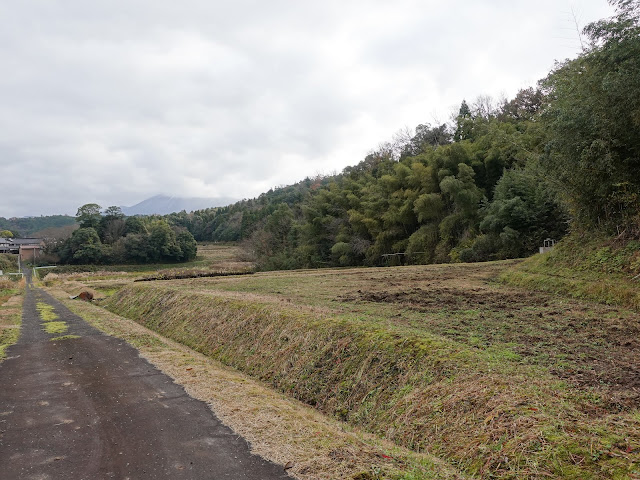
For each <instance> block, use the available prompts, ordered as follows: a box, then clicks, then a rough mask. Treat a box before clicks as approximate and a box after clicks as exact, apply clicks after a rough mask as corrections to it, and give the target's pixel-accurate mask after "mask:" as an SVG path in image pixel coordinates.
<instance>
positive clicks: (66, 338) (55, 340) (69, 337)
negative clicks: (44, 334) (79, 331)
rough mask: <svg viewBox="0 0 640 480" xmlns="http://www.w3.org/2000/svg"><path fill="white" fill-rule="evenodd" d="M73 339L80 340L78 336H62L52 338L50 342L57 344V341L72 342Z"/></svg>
mask: <svg viewBox="0 0 640 480" xmlns="http://www.w3.org/2000/svg"><path fill="white" fill-rule="evenodd" d="M74 338H80V335H62V336H60V337H53V338H51V339H50V340H51V341H52V342H58V341H62V340H72V339H74Z"/></svg>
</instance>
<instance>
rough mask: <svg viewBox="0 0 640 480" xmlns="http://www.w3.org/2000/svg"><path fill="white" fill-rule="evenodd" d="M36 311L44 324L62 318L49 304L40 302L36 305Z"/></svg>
mask: <svg viewBox="0 0 640 480" xmlns="http://www.w3.org/2000/svg"><path fill="white" fill-rule="evenodd" d="M36 309H37V310H38V313H39V314H40V318H41V319H42V320H43V321H44V322H52V321H54V320H56V319H58V318H60V317H58V314H57V313H55V312H54V311H53V306H51V305H49V304H48V303H44V302H38V303H36Z"/></svg>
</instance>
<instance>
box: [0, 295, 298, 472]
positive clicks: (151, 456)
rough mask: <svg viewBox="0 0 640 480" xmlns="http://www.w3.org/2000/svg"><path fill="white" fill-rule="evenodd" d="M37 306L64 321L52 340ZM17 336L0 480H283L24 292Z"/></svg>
mask: <svg viewBox="0 0 640 480" xmlns="http://www.w3.org/2000/svg"><path fill="white" fill-rule="evenodd" d="M37 302H45V303H47V304H49V305H52V306H53V307H54V312H55V313H56V314H57V315H58V316H59V317H60V318H59V319H57V321H64V322H66V323H67V325H68V327H69V329H68V331H67V332H65V334H66V335H78V336H79V338H72V339H64V340H57V341H52V340H51V338H54V337H56V336H59V335H60V334H50V333H46V332H45V331H44V329H43V327H42V320H41V318H40V316H39V314H38V311H37V310H36V303H37ZM22 321H23V324H22V327H21V334H20V339H19V341H18V343H17V344H16V345H13V346H12V347H10V348H9V349H8V351H7V355H8V358H7V359H6V360H4V361H3V362H2V363H0V478H1V479H3V480H8V479H34V480H35V479H38V480H45V479H72V480H81V479H87V480H89V479H91V480H93V479H103V478H105V479H107V478H116V479H132V480H133V479H163V478H170V479H251V480H270V479H283V478H290V477H288V476H287V474H286V472H285V470H284V469H283V467H282V466H279V465H275V464H273V463H269V462H267V461H266V460H264V459H262V458H260V457H258V456H255V455H252V454H251V453H250V452H249V449H248V445H247V443H246V442H245V441H244V440H243V439H242V438H240V437H238V436H237V435H235V434H234V433H233V432H232V431H231V430H230V429H229V428H227V427H225V426H224V425H222V424H221V423H220V421H219V420H218V419H217V418H216V417H215V416H214V415H213V414H212V412H211V410H210V409H209V408H208V407H207V405H206V404H205V403H203V402H200V401H198V400H195V399H193V398H191V397H189V396H188V395H187V394H186V393H185V391H184V389H183V388H182V387H180V386H179V385H176V384H175V383H174V382H173V381H172V380H171V379H170V378H169V377H168V376H166V375H164V374H163V373H162V372H160V371H159V370H158V369H156V368H155V367H154V366H152V365H151V364H149V363H148V362H147V361H146V360H144V359H142V358H140V357H139V356H138V352H137V350H135V349H134V348H133V347H131V346H129V345H128V344H127V343H125V342H124V341H122V340H120V339H117V338H113V337H109V336H107V335H104V334H102V333H101V332H100V331H98V330H97V329H95V328H93V327H91V326H90V325H89V324H87V323H86V322H85V321H84V320H82V319H81V318H80V317H78V316H76V315H74V314H72V313H71V312H70V311H69V310H68V309H67V308H66V307H64V306H63V305H62V304H61V303H60V302H58V301H56V300H55V299H54V298H53V297H51V296H50V295H48V294H47V293H45V292H44V291H42V290H39V289H36V288H33V287H32V286H30V287H29V288H28V289H27V292H26V296H25V301H24V309H23V315H22Z"/></svg>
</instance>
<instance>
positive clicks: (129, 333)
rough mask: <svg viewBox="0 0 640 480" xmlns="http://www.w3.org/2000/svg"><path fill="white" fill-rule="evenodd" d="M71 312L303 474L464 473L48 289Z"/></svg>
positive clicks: (411, 478) (364, 478)
mask: <svg viewBox="0 0 640 480" xmlns="http://www.w3.org/2000/svg"><path fill="white" fill-rule="evenodd" d="M49 291H50V293H52V294H53V295H54V296H55V297H57V298H58V299H59V300H60V301H61V302H63V303H64V304H65V305H66V306H67V307H68V308H69V309H71V310H72V311H73V312H74V313H76V314H78V315H80V316H82V317H83V318H84V319H85V320H87V321H88V322H89V323H91V324H92V325H94V326H95V327H97V328H99V329H100V330H102V331H104V332H105V333H107V334H109V335H114V336H117V337H119V338H122V339H124V340H126V341H127V342H128V343H130V344H131V345H133V346H134V347H136V348H137V349H138V350H139V351H140V353H141V355H143V356H144V357H145V358H147V359H148V360H149V361H150V362H152V363H153V364H155V365H156V366H158V368H160V369H161V370H163V371H164V372H165V373H167V374H169V375H170V376H171V377H172V378H173V379H174V380H175V381H176V382H177V383H179V384H181V385H183V386H184V387H185V389H186V390H187V392H188V393H189V394H190V395H191V396H193V397H194V398H198V399H200V400H203V401H205V402H207V403H208V404H209V405H210V406H211V408H212V409H213V411H214V412H215V413H216V415H217V416H218V417H219V418H220V419H221V420H222V421H223V422H224V423H225V424H227V425H228V426H230V427H231V428H232V429H233V430H234V431H235V432H237V433H238V434H239V435H242V436H243V437H244V438H245V439H247V440H248V441H249V443H250V445H251V448H252V451H253V452H255V453H257V454H259V455H261V456H263V457H264V458H267V459H269V460H271V461H274V462H276V463H279V464H281V465H285V464H287V463H288V462H291V463H293V466H292V467H291V468H290V469H289V470H288V472H289V473H290V474H292V475H293V476H294V477H295V478H299V479H302V480H321V479H322V480H326V479H358V480H376V479H398V480H419V479H444V480H446V479H451V480H454V479H465V478H467V477H466V476H465V475H463V474H462V473H460V472H459V471H457V470H456V469H455V468H453V467H451V466H450V465H448V464H446V463H445V462H442V461H441V460H439V459H437V458H436V457H434V456H432V455H429V454H425V453H416V452H412V451H410V450H407V449H404V448H401V447H398V446H397V445H395V444H393V443H391V442H387V441H384V440H381V439H379V438H377V437H375V436H372V435H369V434H366V433H363V432H361V431H360V430H359V429H353V428H351V427H349V426H348V425H346V424H344V423H342V422H339V421H336V420H333V419H330V418H327V417H326V416H323V415H321V414H320V413H318V412H317V411H316V410H314V409H312V408H309V407H308V406H306V405H304V404H302V403H300V402H297V401H295V400H293V399H291V398H289V397H287V396H285V395H282V394H281V393H277V392H275V391H274V390H272V389H270V388H268V387H266V386H265V385H264V384H263V383H262V382H260V381H257V380H255V379H253V378H251V377H249V376H247V375H244V374H242V373H240V372H238V371H236V370H234V369H232V368H229V367H226V366H224V365H222V364H221V363H219V362H217V361H215V360H213V359H211V358H209V357H207V356H204V355H201V354H199V353H197V352H194V351H193V350H191V349H189V348H187V347H185V346H184V345H182V344H179V343H177V342H175V341H172V340H169V339H167V338H165V337H162V336H160V335H159V334H158V333H156V332H154V331H152V330H149V329H147V328H145V327H144V326H141V325H139V324H138V323H136V322H134V321H132V320H129V319H126V318H123V317H121V316H118V315H116V314H113V313H111V312H108V311H106V310H104V309H102V308H99V307H97V306H95V305H92V304H88V303H84V302H74V301H70V300H69V298H68V294H67V292H65V291H62V290H58V289H50V290H49Z"/></svg>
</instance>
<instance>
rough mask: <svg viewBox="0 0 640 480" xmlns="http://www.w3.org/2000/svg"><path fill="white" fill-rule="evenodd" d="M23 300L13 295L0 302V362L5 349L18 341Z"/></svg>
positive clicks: (21, 297)
mask: <svg viewBox="0 0 640 480" xmlns="http://www.w3.org/2000/svg"><path fill="white" fill-rule="evenodd" d="M23 299H24V296H23V295H20V294H18V295H16V294H14V295H13V296H11V297H9V298H8V299H6V300H5V301H4V302H0V361H2V359H3V358H5V356H6V350H7V348H8V347H9V346H11V345H13V344H14V343H16V342H17V341H18V336H19V335H20V325H21V316H22V301H23Z"/></svg>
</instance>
